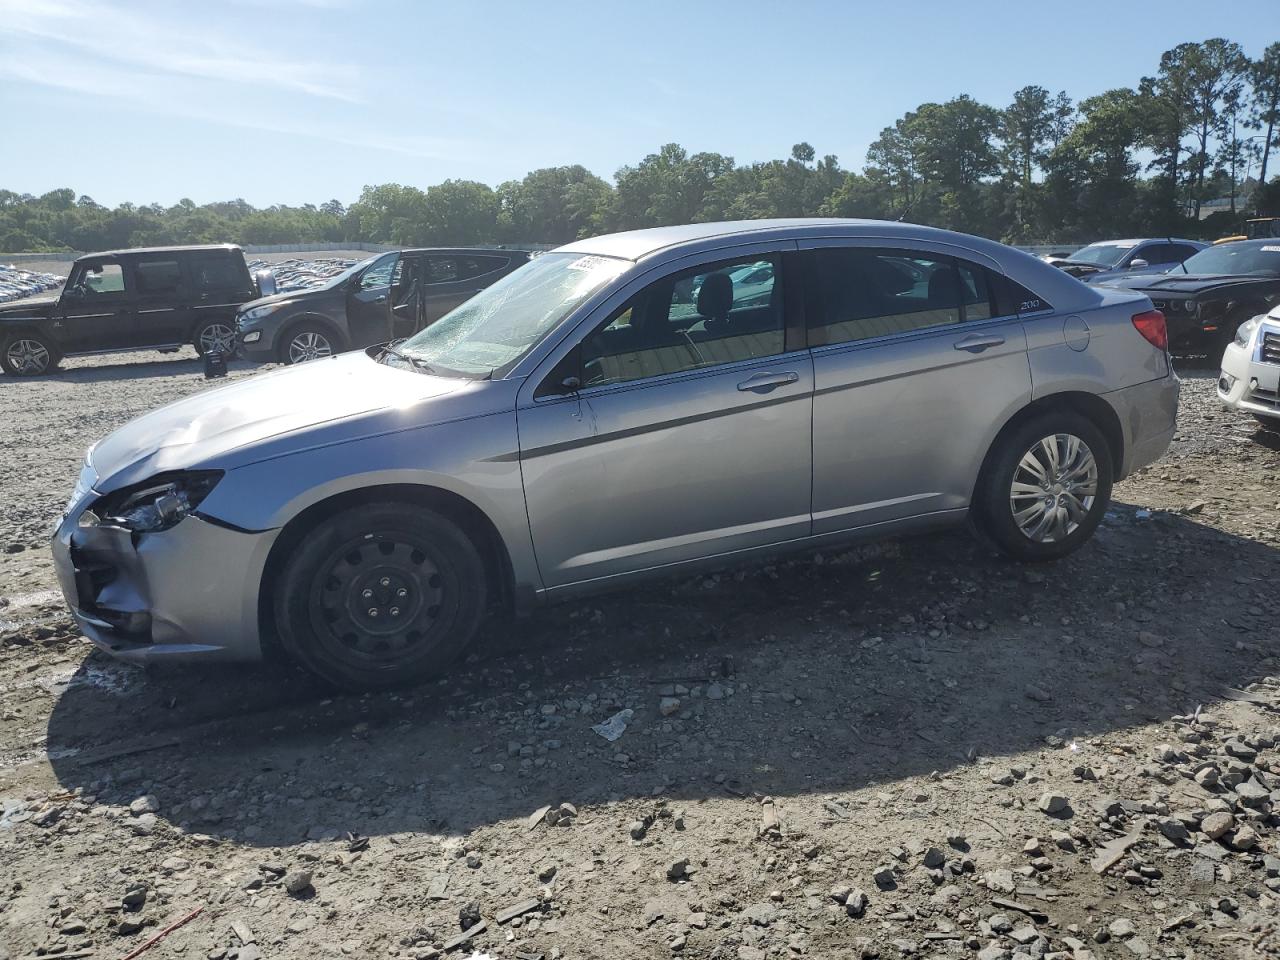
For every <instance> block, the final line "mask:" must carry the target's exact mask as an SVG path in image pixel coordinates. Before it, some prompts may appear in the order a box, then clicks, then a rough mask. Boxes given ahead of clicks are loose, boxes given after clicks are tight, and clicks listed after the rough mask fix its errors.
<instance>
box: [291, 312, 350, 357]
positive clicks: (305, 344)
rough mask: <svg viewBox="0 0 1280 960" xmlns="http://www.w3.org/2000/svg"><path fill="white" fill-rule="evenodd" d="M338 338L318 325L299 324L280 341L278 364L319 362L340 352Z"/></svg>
mask: <svg viewBox="0 0 1280 960" xmlns="http://www.w3.org/2000/svg"><path fill="white" fill-rule="evenodd" d="M340 350H341V345H340V344H339V343H338V338H337V337H336V336H334V334H333V333H332V332H330V331H329V330H328V329H327V328H325V327H323V326H321V325H320V324H318V323H307V322H304V323H301V324H299V325H298V326H296V327H293V328H292V329H290V330H289V331H288V333H286V334H285V335H284V336H283V337H282V338H281V339H280V362H281V363H302V362H304V361H306V360H320V359H323V358H324V357H331V356H333V355H334V354H335V353H338V352H340Z"/></svg>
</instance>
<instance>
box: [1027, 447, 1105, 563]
mask: <svg viewBox="0 0 1280 960" xmlns="http://www.w3.org/2000/svg"><path fill="white" fill-rule="evenodd" d="M1097 494H1098V462H1097V460H1096V459H1095V458H1094V455H1093V451H1092V450H1091V449H1090V448H1089V445H1088V444H1087V443H1085V442H1084V441H1083V440H1081V439H1080V438H1079V437H1077V436H1075V435H1073V434H1070V433H1055V434H1052V435H1051V436H1047V437H1044V438H1042V439H1041V440H1039V441H1037V442H1036V443H1034V444H1032V446H1031V448H1030V449H1028V450H1027V452H1026V453H1024V454H1023V455H1022V459H1021V460H1019V461H1018V465H1017V467H1016V468H1015V469H1014V472H1013V483H1012V484H1011V485H1010V488H1009V509H1010V510H1011V511H1012V513H1013V520H1014V523H1016V524H1017V525H1018V529H1019V530H1021V531H1022V533H1023V535H1024V536H1026V537H1027V539H1029V540H1031V541H1033V542H1035V543H1061V542H1062V541H1063V540H1065V539H1066V538H1067V537H1069V536H1070V535H1071V534H1072V533H1074V532H1075V531H1076V530H1078V529H1079V528H1080V525H1081V524H1082V523H1083V522H1084V521H1085V518H1086V517H1087V516H1088V515H1089V511H1090V510H1091V509H1092V508H1093V503H1094V498H1095V497H1096V496H1097Z"/></svg>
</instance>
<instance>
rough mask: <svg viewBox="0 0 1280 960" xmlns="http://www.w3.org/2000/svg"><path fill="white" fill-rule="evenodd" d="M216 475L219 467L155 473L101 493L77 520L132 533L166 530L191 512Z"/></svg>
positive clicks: (215, 482)
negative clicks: (142, 481) (119, 528)
mask: <svg viewBox="0 0 1280 960" xmlns="http://www.w3.org/2000/svg"><path fill="white" fill-rule="evenodd" d="M220 479H222V471H221V470H201V471H192V472H190V473H181V474H170V475H169V476H161V477H156V478H155V479H153V480H148V481H147V482H146V483H140V484H136V485H134V486H132V487H126V488H125V489H124V490H118V491H116V492H115V493H111V494H108V495H107V496H105V497H103V498H102V499H101V500H99V501H98V502H97V503H95V504H94V505H93V506H92V507H91V508H90V509H89V510H87V511H85V513H84V514H82V515H81V517H80V523H81V525H82V526H109V527H124V528H125V529H126V530H132V531H134V532H135V533H154V532H156V531H158V530H168V529H169V528H170V527H173V526H176V525H177V524H178V523H179V522H180V521H181V520H182V519H183V518H184V517H186V516H187V515H188V514H191V513H193V512H195V510H196V508H197V507H199V506H200V502H201V501H202V500H204V498H205V497H207V496H208V495H209V491H211V490H212V489H213V488H214V486H215V485H216V484H217V482H218V481H219V480H220Z"/></svg>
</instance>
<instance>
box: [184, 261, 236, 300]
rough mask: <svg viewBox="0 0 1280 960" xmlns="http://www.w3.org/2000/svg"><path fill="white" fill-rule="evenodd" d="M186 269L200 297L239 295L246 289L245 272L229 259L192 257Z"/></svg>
mask: <svg viewBox="0 0 1280 960" xmlns="http://www.w3.org/2000/svg"><path fill="white" fill-rule="evenodd" d="M187 269H188V270H190V271H191V284H192V286H193V287H194V289H195V292H196V295H197V296H200V297H204V298H208V297H211V296H216V295H219V294H221V295H231V294H239V293H243V292H244V291H245V290H246V288H247V287H248V281H247V279H246V277H245V271H244V270H243V269H242V268H241V267H240V264H238V263H237V262H236V261H235V260H234V259H232V258H231V257H220V256H208V255H204V256H201V255H197V256H193V257H191V258H190V260H188V262H187Z"/></svg>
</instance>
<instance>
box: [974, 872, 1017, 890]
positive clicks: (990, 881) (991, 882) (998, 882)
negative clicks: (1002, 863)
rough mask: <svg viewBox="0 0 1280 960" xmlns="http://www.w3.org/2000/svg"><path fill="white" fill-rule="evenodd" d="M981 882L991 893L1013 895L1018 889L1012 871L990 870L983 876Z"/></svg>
mask: <svg viewBox="0 0 1280 960" xmlns="http://www.w3.org/2000/svg"><path fill="white" fill-rule="evenodd" d="M982 881H983V883H985V884H986V885H987V889H988V890H990V891H991V892H992V893H1014V892H1015V891H1017V889H1018V884H1017V883H1016V882H1015V880H1014V877H1013V871H1012V870H992V871H991V872H990V873H986V874H983V877H982Z"/></svg>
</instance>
